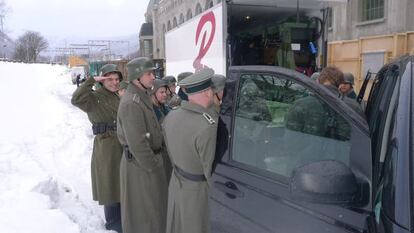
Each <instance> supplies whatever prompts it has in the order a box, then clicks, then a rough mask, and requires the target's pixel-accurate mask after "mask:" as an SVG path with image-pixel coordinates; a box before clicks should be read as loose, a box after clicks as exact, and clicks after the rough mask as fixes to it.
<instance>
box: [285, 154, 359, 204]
mask: <svg viewBox="0 0 414 233" xmlns="http://www.w3.org/2000/svg"><path fill="white" fill-rule="evenodd" d="M289 187H290V193H291V195H292V196H293V198H294V199H297V200H301V201H307V202H313V203H319V204H355V203H359V202H360V201H361V193H362V192H361V191H362V190H361V185H360V184H358V182H357V179H356V177H355V175H354V173H353V172H352V171H351V169H350V168H349V167H347V166H346V165H345V164H344V163H342V162H339V161H335V160H326V161H318V162H314V163H310V164H306V165H304V166H301V167H298V168H296V169H295V170H294V171H293V173H292V176H291V179H290V183H289Z"/></svg>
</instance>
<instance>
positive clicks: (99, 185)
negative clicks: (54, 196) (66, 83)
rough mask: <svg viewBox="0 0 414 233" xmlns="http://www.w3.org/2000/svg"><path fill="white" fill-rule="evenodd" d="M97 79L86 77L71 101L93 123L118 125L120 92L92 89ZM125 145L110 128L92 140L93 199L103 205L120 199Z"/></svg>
mask: <svg viewBox="0 0 414 233" xmlns="http://www.w3.org/2000/svg"><path fill="white" fill-rule="evenodd" d="M94 84H95V80H94V79H93V78H90V79H88V80H86V81H85V82H84V83H83V84H82V85H81V86H80V87H78V89H76V91H75V92H74V93H73V96H72V101H71V102H72V104H73V105H75V106H76V107H78V108H80V109H81V110H83V111H84V112H86V113H87V114H88V118H89V121H90V122H91V123H92V124H96V123H108V124H114V125H116V116H117V111H118V106H119V96H118V95H117V93H113V92H111V91H108V90H107V89H105V88H104V87H102V88H99V89H98V90H96V91H94V90H92V87H93V85H94ZM121 156H122V147H121V144H120V143H119V141H118V137H117V134H116V132H115V131H107V132H106V133H103V134H98V135H96V136H95V139H94V142H93V152H92V162H91V175H92V194H93V199H94V200H95V201H98V202H99V204H100V205H110V204H114V203H118V202H119V201H120V195H119V187H120V185H119V165H120V160H121Z"/></svg>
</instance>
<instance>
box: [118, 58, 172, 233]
mask: <svg viewBox="0 0 414 233" xmlns="http://www.w3.org/2000/svg"><path fill="white" fill-rule="evenodd" d="M154 69H155V68H154V65H153V62H152V61H151V60H150V59H148V58H144V57H141V58H136V59H133V60H131V61H130V62H129V63H128V64H127V70H128V81H129V85H128V87H127V90H126V92H125V94H124V96H123V97H122V98H121V103H120V105H119V110H118V121H117V123H118V127H117V130H118V137H119V141H120V142H121V144H122V145H123V147H124V154H123V156H122V159H121V168H120V170H121V171H120V172H121V174H120V176H121V207H122V227H123V230H124V232H125V233H140V232H145V233H147V232H148V233H164V232H165V221H166V211H167V195H168V194H167V192H168V184H167V181H166V174H165V168H164V163H163V157H162V154H163V153H164V152H163V151H164V150H165V147H164V139H163V135H162V133H161V126H160V124H159V123H158V120H157V117H156V115H155V113H154V110H153V108H152V102H151V99H150V96H149V94H148V91H149V90H150V89H151V87H152V85H153V81H154V74H153V70H154Z"/></svg>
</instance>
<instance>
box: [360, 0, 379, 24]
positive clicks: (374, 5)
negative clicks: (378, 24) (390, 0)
mask: <svg viewBox="0 0 414 233" xmlns="http://www.w3.org/2000/svg"><path fill="white" fill-rule="evenodd" d="M361 4H362V5H361V21H369V20H374V19H381V18H384V0H361Z"/></svg>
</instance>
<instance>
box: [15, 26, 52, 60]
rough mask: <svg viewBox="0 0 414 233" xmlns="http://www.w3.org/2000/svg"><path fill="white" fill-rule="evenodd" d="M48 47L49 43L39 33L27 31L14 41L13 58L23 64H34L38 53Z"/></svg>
mask: <svg viewBox="0 0 414 233" xmlns="http://www.w3.org/2000/svg"><path fill="white" fill-rule="evenodd" d="M48 46H49V43H48V42H47V40H46V39H45V38H44V37H43V36H42V35H40V33H39V32H33V31H27V32H25V33H24V34H23V35H22V36H20V37H19V38H18V39H17V41H16V48H15V51H14V58H15V59H18V60H22V61H25V62H36V60H37V58H38V56H39V54H40V52H42V51H43V50H45V49H47V47H48Z"/></svg>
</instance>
